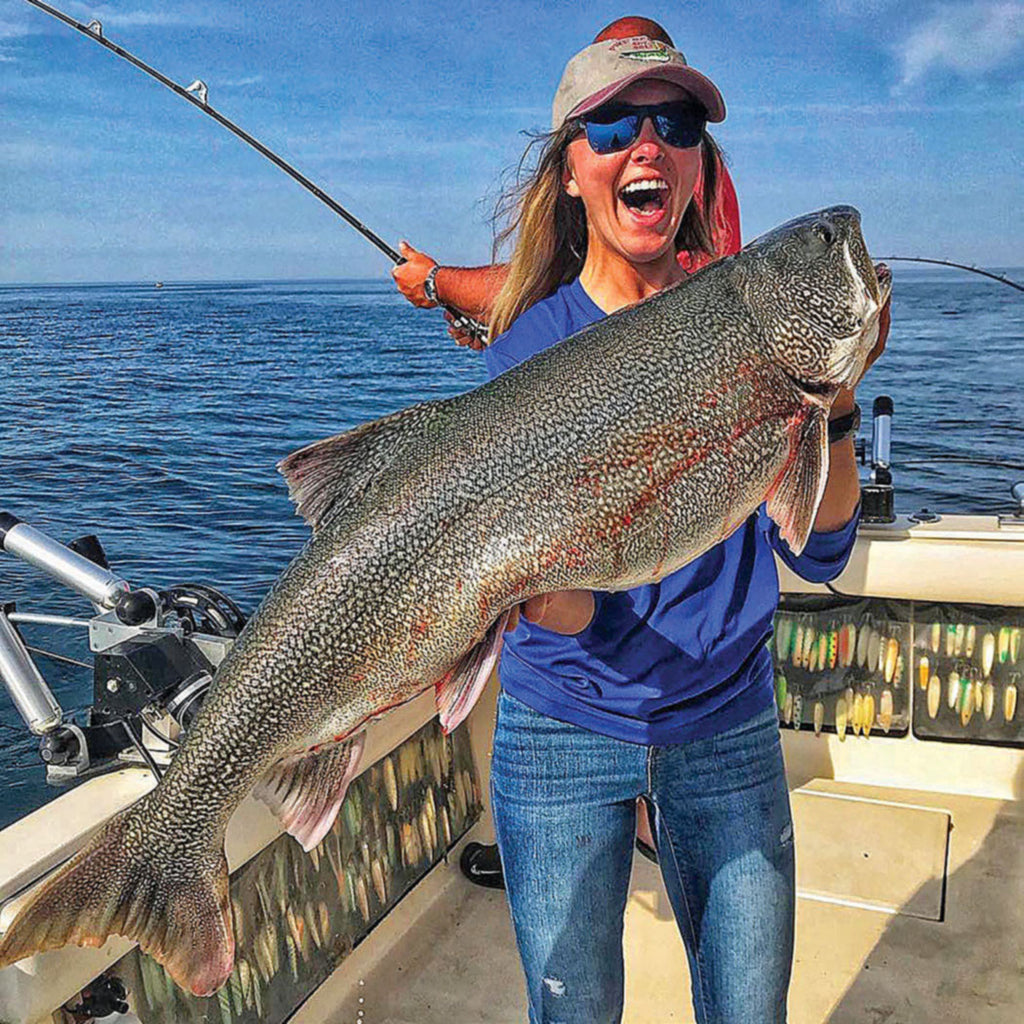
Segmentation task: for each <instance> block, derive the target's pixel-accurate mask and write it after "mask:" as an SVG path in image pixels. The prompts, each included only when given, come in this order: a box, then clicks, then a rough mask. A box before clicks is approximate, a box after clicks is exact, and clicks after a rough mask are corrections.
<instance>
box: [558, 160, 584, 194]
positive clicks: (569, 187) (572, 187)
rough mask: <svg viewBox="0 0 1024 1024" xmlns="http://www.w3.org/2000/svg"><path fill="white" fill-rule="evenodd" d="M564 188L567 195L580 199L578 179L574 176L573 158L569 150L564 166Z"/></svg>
mask: <svg viewBox="0 0 1024 1024" xmlns="http://www.w3.org/2000/svg"><path fill="white" fill-rule="evenodd" d="M562 188H564V189H565V192H566V195H569V196H572V198H573V199H579V197H580V187H579V185H577V184H576V178H575V177H574V176H573V171H572V157H571V155H570V154H569V151H568V150H566V153H565V160H564V161H563V166H562Z"/></svg>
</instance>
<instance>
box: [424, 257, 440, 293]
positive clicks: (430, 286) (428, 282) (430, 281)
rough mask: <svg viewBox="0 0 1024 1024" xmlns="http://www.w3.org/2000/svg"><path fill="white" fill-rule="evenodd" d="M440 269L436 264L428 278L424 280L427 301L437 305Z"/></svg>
mask: <svg viewBox="0 0 1024 1024" xmlns="http://www.w3.org/2000/svg"><path fill="white" fill-rule="evenodd" d="M439 269H440V268H439V267H438V265H437V264H436V263H435V264H434V265H433V266H432V267H431V268H430V270H429V272H428V273H427V276H426V277H425V278H424V279H423V294H424V295H426V297H427V299H428V300H429V301H430V302H435V303H436V302H438V301H439V300H438V297H437V282H436V281H435V278H436V277H437V272H438V270H439Z"/></svg>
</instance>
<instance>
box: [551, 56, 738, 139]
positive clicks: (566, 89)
mask: <svg viewBox="0 0 1024 1024" xmlns="http://www.w3.org/2000/svg"><path fill="white" fill-rule="evenodd" d="M646 78H653V79H658V80H660V81H663V82H674V83H675V84H676V85H680V86H682V87H683V88H684V89H685V90H686V91H687V92H688V93H690V95H691V96H693V97H694V98H695V99H697V100H698V101H699V102H700V103H701V104H702V105H703V106H704V108H705V110H707V115H708V120H709V121H711V122H714V123H717V122H719V121H724V120H725V101H724V100H723V99H722V94H721V93H720V92H719V91H718V88H717V86H716V85H715V83H714V82H712V81H711V79H710V78H708V77H706V76H705V75H702V74H701V73H700V72H699V71H697V70H696V69H695V68H691V67H690V65H689V64H687V63H686V58H685V57H684V56H683V54H682V53H680V52H679V50H676V49H674V48H673V47H671V46H669V45H668V44H667V43H664V42H662V41H661V40H657V39H651V38H650V37H649V36H630V37H628V38H626V39H604V40H602V41H601V42H599V43H591V45H590V46H587V47H585V48H584V49H582V50H580V52H579V53H577V54H576V56H575V57H573V58H572V59H571V60H570V61H569V63H568V64H566V66H565V71H564V72H562V80H561V82H559V83H558V90H557V91H556V92H555V99H554V102H553V103H552V104H551V126H552V128H554V129H556V130H557V129H558V128H560V127H561V126H562V125H563V124H564V123H565V121H566V120H567V119H568V118H570V117H577V116H579V115H580V114H586V113H587V112H588V111H591V110H594V109H595V108H596V107H599V106H600V105H601V104H602V103H606V102H607V101H608V100H610V99H611V98H612V97H613V96H615V95H616V94H617V93H619V92H621V91H622V90H623V89H625V88H626V86H627V85H632V84H633V82H638V81H640V80H641V79H646Z"/></svg>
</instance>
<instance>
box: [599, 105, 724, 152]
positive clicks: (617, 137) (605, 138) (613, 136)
mask: <svg viewBox="0 0 1024 1024" xmlns="http://www.w3.org/2000/svg"><path fill="white" fill-rule="evenodd" d="M646 117H649V118H651V121H652V123H653V124H654V130H655V131H656V132H657V133H658V136H659V137H660V138H661V139H662V141H664V142H666V143H667V144H668V145H670V146H673V147H675V148H677V149H691V148H692V147H694V146H696V145H697V144H698V143H699V142H700V140H701V134H702V132H703V130H704V124H705V120H706V118H705V113H704V111H703V109H701V108H700V107H695V106H693V105H692V104H690V103H658V104H655V105H652V106H643V107H641V106H614V105H608V106H605V107H599V108H598V109H597V110H595V111H592V112H591V113H589V114H587V115H585V117H584V118H583V124H584V127H585V128H586V132H587V142H588V143H589V144H590V148H591V149H592V150H593V151H594V152H595V153H599V154H603V153H617V152H619V151H621V150H623V149H625V148H626V147H627V146H631V145H632V144H633V143H634V142H635V141H636V138H637V136H638V135H639V134H640V130H641V125H642V124H643V121H644V118H646Z"/></svg>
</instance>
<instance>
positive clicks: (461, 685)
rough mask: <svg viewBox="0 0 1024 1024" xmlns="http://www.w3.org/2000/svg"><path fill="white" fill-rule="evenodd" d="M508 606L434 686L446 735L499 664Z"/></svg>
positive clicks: (456, 725)
mask: <svg viewBox="0 0 1024 1024" xmlns="http://www.w3.org/2000/svg"><path fill="white" fill-rule="evenodd" d="M511 614H512V610H511V609H509V610H508V611H507V612H505V613H504V614H503V615H501V616H500V617H499V618H498V619H497V621H495V622H494V623H493V624H492V625H491V628H490V629H488V630H487V632H486V633H485V634H484V638H483V639H482V640H481V641H480V643H478V644H477V645H476V646H475V647H472V648H470V650H468V651H467V652H466V653H465V654H464V655H463V656H462V659H461V661H459V662H458V663H457V664H456V665H455V666H454V668H452V669H451V671H450V672H448V674H447V675H445V676H444V677H443V678H442V679H440V680H439V681H438V682H437V684H436V686H435V688H434V689H435V696H436V698H437V712H438V717H439V718H440V720H441V728H442V729H443V730H444V732H445V735H447V734H448V733H450V732H451V731H452V730H453V729H455V728H457V727H458V726H459V725H460V724H461V723H462V722H463V721H465V719H466V716H467V715H468V714H469V713H470V711H472V710H473V705H474V704H476V702H477V699H478V698H479V696H480V694H481V693H483V689H484V687H485V686H486V685H487V680H488V679H490V677H491V672H492V671H494V666H495V665H496V664H497V663H498V655H499V654H500V653H501V644H502V640H503V638H504V636H505V626H507V625H508V617H509V615H511Z"/></svg>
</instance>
